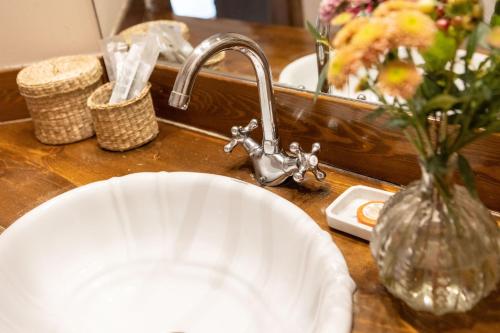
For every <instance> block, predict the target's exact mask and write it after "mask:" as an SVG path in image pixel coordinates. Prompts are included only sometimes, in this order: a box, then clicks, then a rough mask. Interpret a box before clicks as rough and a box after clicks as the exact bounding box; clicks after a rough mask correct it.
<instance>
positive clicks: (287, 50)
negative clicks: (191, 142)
mask: <svg viewBox="0 0 500 333" xmlns="http://www.w3.org/2000/svg"><path fill="white" fill-rule="evenodd" d="M93 1H94V2H95V4H96V6H95V7H96V11H97V14H98V15H97V16H98V18H99V21H100V23H101V24H100V25H101V29H102V31H103V35H104V36H109V33H111V34H114V33H115V32H116V33H120V32H123V31H124V30H125V32H123V33H124V34H129V35H130V33H131V32H134V33H136V32H138V31H141V30H142V31H144V32H145V31H147V30H148V29H149V27H150V26H151V24H142V23H144V22H150V21H161V22H160V24H182V25H183V26H184V27H185V31H184V33H183V35H184V36H185V38H186V39H187V40H188V41H189V43H190V44H191V45H192V46H193V47H195V46H196V45H198V44H199V43H201V42H202V41H203V40H204V39H206V38H208V37H209V36H211V35H213V34H215V33H223V32H236V33H240V34H243V35H245V36H248V37H249V38H251V39H253V40H255V41H257V42H258V43H259V45H260V46H261V47H262V48H263V50H264V52H265V54H266V56H267V57H268V60H269V63H270V65H271V69H272V74H273V80H274V82H275V84H278V85H281V86H283V87H287V88H292V89H299V90H305V91H315V90H316V86H317V82H318V73H319V70H318V55H317V53H316V42H315V40H314V38H313V37H312V35H311V33H310V32H309V31H307V29H306V28H305V23H306V22H311V23H312V24H313V25H316V22H317V21H318V20H317V16H318V8H319V5H320V2H321V0H312V1H311V0H254V1H248V0H170V1H169V0H130V1H126V0H111V1H109V0H93ZM112 3H115V4H114V7H113V6H112V5H111V4H112ZM122 3H128V7H127V8H126V10H125V11H123V10H120V9H119V8H121V7H123V5H122ZM491 3H493V1H488V0H486V1H485V17H489V16H490V15H491V11H492V10H493V6H492V4H491ZM120 6H121V7H120ZM111 7H113V8H114V9H111ZM106 10H107V11H106ZM113 13H114V14H115V17H113V15H112V14H113ZM172 21H176V22H178V23H173V22H172ZM110 22H119V24H118V25H116V24H115V26H116V29H111V28H108V27H109V26H110V25H111V26H112V25H113V24H114V23H110ZM141 24H142V25H141ZM137 25H139V26H137ZM131 27H132V28H131ZM113 30H114V31H113ZM330 37H331V36H330ZM330 52H332V54H334V50H332V51H330ZM159 61H160V62H163V63H166V64H169V65H173V66H180V65H181V63H179V62H176V61H172V59H168V58H166V57H160V60H159ZM209 65H210V66H209V68H210V69H211V70H216V71H218V72H220V73H224V74H226V75H231V76H235V77H238V78H245V79H249V80H254V70H253V68H252V67H251V64H250V63H249V62H248V61H247V60H246V59H245V58H244V57H243V56H241V55H240V54H237V53H235V52H227V53H226V54H224V53H222V54H219V56H218V58H214V59H212V62H211V63H210V64H209ZM358 81H359V80H358V79H357V78H356V77H351V78H350V79H349V84H348V85H347V86H346V87H344V88H343V89H340V90H339V89H332V88H331V87H325V89H324V90H323V91H325V92H327V93H329V94H332V95H336V96H340V97H345V98H352V99H357V100H358V101H366V102H376V98H375V96H374V95H373V94H372V93H370V92H369V91H361V92H356V91H355V90H356V86H357V85H358Z"/></svg>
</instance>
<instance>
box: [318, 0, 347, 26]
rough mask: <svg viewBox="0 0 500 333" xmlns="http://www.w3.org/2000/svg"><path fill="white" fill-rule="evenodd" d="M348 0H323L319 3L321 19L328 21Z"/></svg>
mask: <svg viewBox="0 0 500 333" xmlns="http://www.w3.org/2000/svg"><path fill="white" fill-rule="evenodd" d="M345 1H346V0H322V1H321V4H320V5H319V18H320V20H321V21H323V22H325V23H328V22H330V20H331V19H332V18H333V17H334V16H335V14H337V10H338V8H339V7H340V6H341V5H342V4H344V2H345Z"/></svg>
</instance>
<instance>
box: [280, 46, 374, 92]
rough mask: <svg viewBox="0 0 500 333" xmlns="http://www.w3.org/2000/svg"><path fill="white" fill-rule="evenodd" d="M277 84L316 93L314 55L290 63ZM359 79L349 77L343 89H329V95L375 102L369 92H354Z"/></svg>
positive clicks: (316, 72) (316, 66) (316, 79)
mask: <svg viewBox="0 0 500 333" xmlns="http://www.w3.org/2000/svg"><path fill="white" fill-rule="evenodd" d="M278 81H279V83H280V84H282V85H284V86H287V87H291V88H296V89H302V90H308V91H316V86H317V85H318V65H317V63H316V53H314V54H309V55H306V56H304V57H302V58H299V59H297V60H294V61H292V62H291V63H289V64H288V65H286V66H285V68H283V70H282V71H281V73H280V76H279V79H278ZM358 83H359V79H358V78H357V77H356V76H354V75H351V76H350V77H349V82H348V84H347V85H346V87H344V88H343V89H335V88H334V87H330V92H329V93H330V94H331V95H335V96H339V97H344V98H353V99H359V100H363V101H368V102H377V101H378V99H377V96H376V95H375V94H373V93H372V92H371V91H366V90H365V91H361V92H359V91H358V92H357V91H356V86H357V85H358Z"/></svg>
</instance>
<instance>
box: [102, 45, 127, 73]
mask: <svg viewBox="0 0 500 333" xmlns="http://www.w3.org/2000/svg"><path fill="white" fill-rule="evenodd" d="M100 46H101V51H102V53H103V58H104V64H105V65H106V72H107V73H108V78H109V80H110V81H116V79H117V73H118V72H119V67H120V66H121V64H122V63H123V60H125V57H126V55H127V51H128V45H127V43H126V42H125V39H124V38H123V37H120V36H113V37H109V38H105V39H103V40H102V41H101V45H100Z"/></svg>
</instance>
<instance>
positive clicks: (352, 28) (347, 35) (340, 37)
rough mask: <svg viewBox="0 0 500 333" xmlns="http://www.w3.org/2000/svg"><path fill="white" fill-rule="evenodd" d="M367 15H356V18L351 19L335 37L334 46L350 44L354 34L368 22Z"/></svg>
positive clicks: (339, 46)
mask: <svg viewBox="0 0 500 333" xmlns="http://www.w3.org/2000/svg"><path fill="white" fill-rule="evenodd" d="M368 21H369V20H368V18H367V17H362V16H360V17H356V18H355V19H354V20H352V21H350V22H349V23H347V24H346V25H345V26H344V27H343V28H342V29H341V30H340V31H339V32H338V33H337V34H336V35H335V38H334V39H333V43H332V44H333V47H335V48H336V49H338V48H341V47H342V46H345V45H347V44H349V42H350V41H351V38H352V37H353V36H354V34H355V33H356V32H357V31H358V30H359V28H360V27H361V26H363V25H364V24H366V23H367V22H368Z"/></svg>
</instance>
